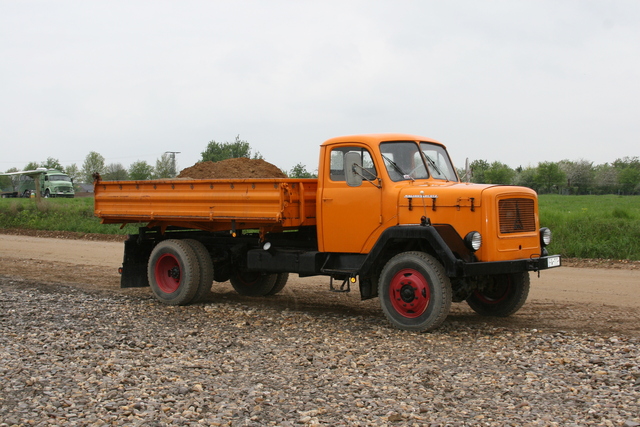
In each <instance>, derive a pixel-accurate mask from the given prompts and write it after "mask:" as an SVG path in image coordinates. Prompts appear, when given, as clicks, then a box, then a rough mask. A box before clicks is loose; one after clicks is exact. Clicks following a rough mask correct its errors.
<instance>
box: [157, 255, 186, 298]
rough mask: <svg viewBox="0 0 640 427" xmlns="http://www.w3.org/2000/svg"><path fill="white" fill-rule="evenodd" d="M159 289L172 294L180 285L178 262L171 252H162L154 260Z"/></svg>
mask: <svg viewBox="0 0 640 427" xmlns="http://www.w3.org/2000/svg"><path fill="white" fill-rule="evenodd" d="M154 274H155V276H156V283H157V284H158V287H159V288H160V290H161V291H162V292H164V293H167V294H172V293H174V292H175V291H177V290H178V288H179V287H180V263H179V262H178V259H177V258H176V257H175V256H173V255H171V254H163V255H162V256H161V257H160V258H158V261H157V262H156V267H155V270H154Z"/></svg>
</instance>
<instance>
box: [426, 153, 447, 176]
mask: <svg viewBox="0 0 640 427" xmlns="http://www.w3.org/2000/svg"><path fill="white" fill-rule="evenodd" d="M423 154H424V153H423ZM424 157H425V158H426V159H427V162H429V164H430V165H431V166H432V167H433V168H434V169H435V170H436V172H438V174H439V175H440V176H441V177H443V178H444V179H446V180H447V181H449V178H447V176H446V175H445V174H443V173H442V171H441V170H440V168H439V167H438V166H436V162H434V161H433V159H432V158H431V157H429V156H427V155H426V154H425V155H424Z"/></svg>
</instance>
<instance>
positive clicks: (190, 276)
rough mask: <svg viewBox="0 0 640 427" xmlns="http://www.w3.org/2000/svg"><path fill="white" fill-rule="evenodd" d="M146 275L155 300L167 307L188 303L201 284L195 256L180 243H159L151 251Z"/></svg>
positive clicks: (179, 241)
mask: <svg viewBox="0 0 640 427" xmlns="http://www.w3.org/2000/svg"><path fill="white" fill-rule="evenodd" d="M147 274H148V277H149V285H150V286H151V290H152V291H153V294H154V295H155V297H156V298H157V299H158V300H159V301H161V302H163V303H165V304H168V305H186V304H189V303H190V302H191V301H192V300H193V297H194V296H195V295H196V292H197V291H198V286H199V284H200V267H199V266H198V258H197V255H196V253H195V251H194V250H193V249H192V248H191V246H190V245H189V244H188V243H186V242H184V241H182V240H174V239H169V240H164V241H162V242H160V243H158V244H157V245H156V247H155V248H153V251H151V256H150V257H149V264H148V267H147Z"/></svg>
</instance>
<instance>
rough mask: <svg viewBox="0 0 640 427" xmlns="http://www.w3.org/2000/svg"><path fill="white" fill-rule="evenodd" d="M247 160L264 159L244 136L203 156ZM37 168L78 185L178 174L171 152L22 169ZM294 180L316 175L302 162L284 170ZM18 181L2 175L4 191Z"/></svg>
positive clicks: (51, 161) (92, 156)
mask: <svg viewBox="0 0 640 427" xmlns="http://www.w3.org/2000/svg"><path fill="white" fill-rule="evenodd" d="M238 157H247V158H251V159H263V157H262V155H261V154H260V152H258V151H254V150H253V148H252V147H251V145H250V144H249V143H248V142H247V141H244V140H241V139H240V136H239V135H238V136H236V138H235V140H234V141H232V142H216V141H215V140H212V141H209V143H208V144H207V147H206V148H205V150H204V151H202V152H201V153H200V160H199V161H201V162H206V161H212V162H218V161H221V160H226V159H233V158H238ZM37 168H46V169H56V170H59V171H60V172H63V173H65V174H67V175H68V176H69V177H70V178H71V179H72V181H73V182H75V183H88V184H89V183H92V182H93V174H94V173H95V172H98V173H99V174H100V175H101V176H102V179H103V180H105V181H120V180H128V179H130V180H149V179H162V178H174V177H176V176H177V175H178V171H177V170H176V160H175V153H171V152H167V153H164V154H162V155H161V156H160V157H159V158H158V159H157V160H156V163H155V166H152V165H150V164H149V163H148V162H146V161H143V160H137V161H135V162H133V163H132V164H131V165H129V167H128V168H126V167H125V166H124V165H123V164H122V163H108V164H107V163H106V160H105V158H104V156H102V155H101V154H100V153H98V152H95V151H91V152H90V153H89V154H88V155H87V157H86V158H85V160H84V163H83V164H82V166H81V167H78V165H77V164H75V163H74V164H71V165H69V166H66V167H64V166H62V164H60V161H59V160H58V159H55V158H53V157H48V158H47V160H45V161H44V162H29V163H27V164H26V165H25V167H24V168H23V169H21V170H35V169H37ZM18 171H19V170H18V169H17V168H11V169H7V170H6V171H5V172H6V173H9V172H18ZM283 172H284V173H285V174H286V175H287V176H289V177H291V178H314V177H315V176H316V175H315V174H312V173H310V172H308V171H307V169H306V167H305V166H304V165H303V164H301V163H298V164H297V165H296V166H294V167H293V169H291V170H290V171H289V172H287V171H283ZM16 182H17V178H16V177H13V179H12V178H11V177H9V176H0V188H2V189H4V188H10V187H14V186H15V185H16Z"/></svg>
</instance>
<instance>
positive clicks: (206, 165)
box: [178, 157, 287, 179]
mask: <svg viewBox="0 0 640 427" xmlns="http://www.w3.org/2000/svg"><path fill="white" fill-rule="evenodd" d="M286 177H287V175H285V174H284V173H283V172H282V171H281V170H280V168H278V167H277V166H275V165H272V164H271V163H269V162H265V161H264V160H262V159H248V158H246V157H239V158H237V159H227V160H221V161H219V162H199V163H196V164H195V165H193V166H191V167H189V168H186V169H183V170H182V171H181V172H180V174H179V175H178V178H191V179H229V178H231V179H233V178H286Z"/></svg>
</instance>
